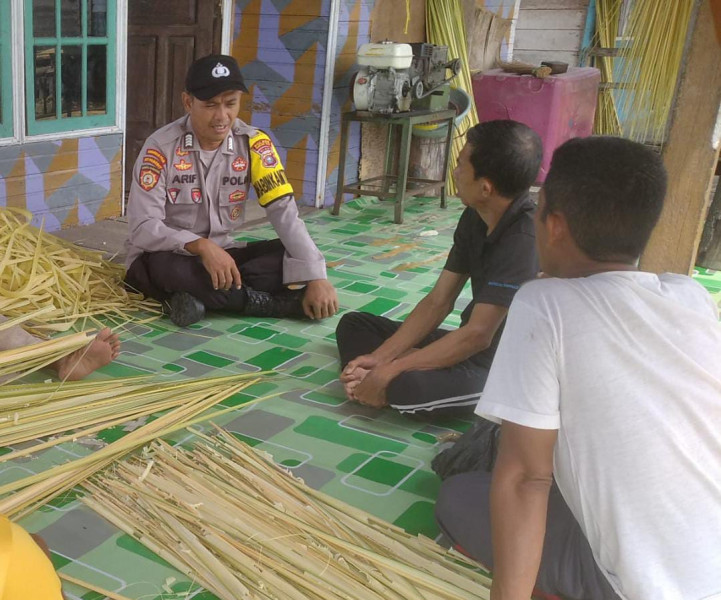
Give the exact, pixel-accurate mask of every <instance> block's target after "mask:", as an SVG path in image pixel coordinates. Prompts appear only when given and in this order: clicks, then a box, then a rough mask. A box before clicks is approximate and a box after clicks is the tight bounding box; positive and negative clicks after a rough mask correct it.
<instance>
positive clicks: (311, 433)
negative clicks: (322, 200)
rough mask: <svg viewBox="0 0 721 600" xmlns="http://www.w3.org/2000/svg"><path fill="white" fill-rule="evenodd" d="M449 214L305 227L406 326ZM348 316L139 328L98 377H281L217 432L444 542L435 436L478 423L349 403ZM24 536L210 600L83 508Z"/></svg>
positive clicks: (122, 590) (382, 213) (79, 572)
mask: <svg viewBox="0 0 721 600" xmlns="http://www.w3.org/2000/svg"><path fill="white" fill-rule="evenodd" d="M449 205H450V207H449V208H448V209H446V210H442V209H440V208H439V202H438V200H437V199H414V200H412V201H410V202H409V203H408V205H407V207H406V209H405V223H404V224H402V225H395V224H393V223H392V210H393V205H392V203H385V204H381V203H378V202H377V201H373V200H368V199H359V200H356V201H353V202H351V203H349V204H347V205H345V206H343V209H342V213H341V215H340V216H339V217H333V216H331V215H330V214H329V213H328V212H325V211H323V212H318V213H315V214H313V215H311V216H309V217H306V223H307V226H308V229H309V230H310V232H311V235H312V236H313V238H314V239H315V240H316V242H317V244H318V246H319V247H320V249H321V251H322V252H323V253H324V254H325V256H326V259H327V261H328V265H329V269H328V276H329V279H330V280H331V282H332V283H333V284H334V285H335V286H336V288H337V289H338V295H339V300H340V304H341V307H342V311H348V310H365V311H369V312H372V313H375V314H379V315H385V316H387V317H390V318H395V319H403V318H405V316H406V315H407V314H408V312H409V311H410V310H411V309H412V307H413V306H414V305H415V304H416V303H417V302H418V301H419V300H420V299H421V298H422V297H423V295H425V294H426V293H427V292H428V291H430V289H431V286H432V285H433V283H434V282H435V280H436V277H437V275H438V273H439V270H440V268H441V267H442V266H443V264H444V262H445V256H446V254H447V252H448V250H449V248H450V245H451V243H452V233H453V230H454V228H455V225H456V223H457V220H458V218H459V217H460V214H461V211H462V208H463V207H462V205H461V204H460V202H459V201H458V200H456V199H451V200H450V201H449ZM272 237H275V236H274V232H273V230H272V228H271V227H270V226H262V227H259V228H255V229H253V230H251V231H249V232H246V233H245V235H244V237H243V239H246V240H255V239H269V238H272ZM696 277H697V279H698V280H699V281H700V282H701V283H702V284H703V285H705V286H706V287H707V289H709V291H710V292H711V293H712V294H714V296H715V298H716V300H717V302H719V301H721V274H719V273H715V272H712V271H707V270H704V269H699V270H698V273H697V274H696ZM468 298H469V290H468V289H466V290H464V292H463V297H462V299H461V300H460V301H459V302H458V303H457V309H456V310H454V312H453V313H452V314H451V315H450V316H449V318H448V319H447V321H446V325H448V326H450V327H455V326H457V325H458V324H459V320H460V311H461V310H462V309H463V307H464V306H465V304H466V301H467V299H468ZM339 316H340V315H338V316H336V317H334V318H332V319H328V320H326V321H323V322H319V323H314V322H309V321H303V322H293V321H288V320H275V319H265V320H264V319H251V318H237V317H232V316H228V315H222V314H210V315H209V316H208V318H207V319H206V320H204V321H202V322H201V323H198V324H197V325H194V326H192V327H191V328H189V329H186V330H181V329H178V328H176V327H175V326H173V325H172V324H171V323H170V322H169V321H168V320H161V321H156V322H154V323H151V324H149V325H132V326H130V327H128V328H127V329H126V330H125V331H124V332H123V333H122V340H123V347H122V353H121V355H120V357H119V358H118V360H117V361H116V362H115V363H114V364H112V365H109V366H108V367H105V368H104V369H102V370H101V372H100V373H97V374H95V375H94V376H93V377H97V378H102V377H108V376H109V377H124V376H128V375H134V374H147V373H154V374H158V375H160V376H162V377H167V378H184V377H205V376H209V375H219V374H223V373H253V372H259V371H262V370H266V369H276V370H278V371H279V373H280V374H279V375H277V376H274V377H272V378H269V379H267V380H266V381H264V382H262V383H259V384H256V385H254V386H252V387H251V388H248V389H246V390H244V391H243V392H241V393H239V394H236V395H235V396H233V397H232V398H230V399H228V400H226V401H225V402H224V403H223V404H224V405H225V406H234V405H237V406H238V410H237V411H233V412H231V413H229V414H225V415H223V416H222V417H219V418H217V419H216V421H215V422H216V423H217V424H219V425H222V426H224V427H225V428H226V429H228V430H229V431H232V432H234V433H235V434H236V435H237V436H238V437H239V438H240V439H243V440H245V441H246V442H248V443H249V444H251V445H253V446H255V447H258V448H261V449H264V450H266V451H268V452H269V453H271V454H272V455H273V456H274V457H275V459H276V461H278V462H279V463H281V464H283V465H285V466H286V467H287V468H288V469H290V470H291V471H292V472H293V473H294V474H295V475H297V476H299V477H301V478H303V479H304V480H305V481H306V483H308V484H309V485H311V486H313V487H315V488H318V489H322V490H323V491H325V492H326V493H329V494H330V495H332V496H335V497H337V498H339V499H341V500H343V501H345V502H348V503H349V504H352V505H354V506H357V507H360V508H362V509H365V510H367V511H369V512H371V513H373V514H375V515H377V516H379V517H382V518H384V519H386V520H388V521H390V522H392V523H395V524H397V525H399V526H401V527H403V528H405V529H406V530H408V531H410V532H417V533H423V534H425V535H428V536H431V537H435V536H436V535H437V533H438V530H437V527H436V525H435V522H434V519H433V505H434V500H435V497H436V494H437V491H438V487H439V484H440V481H439V479H438V478H437V477H436V476H435V474H434V473H433V472H432V471H431V469H430V461H431V459H432V458H433V457H434V456H435V454H436V452H437V442H436V436H437V435H438V434H440V433H443V432H447V431H453V430H456V431H462V430H464V429H465V428H466V427H467V426H468V423H467V422H465V421H462V420H446V421H443V422H438V423H434V424H428V423H424V422H421V421H417V420H412V419H410V418H405V417H401V416H399V415H397V414H394V413H393V412H392V411H390V410H383V411H376V410H372V409H368V408H365V407H363V406H360V405H358V404H355V403H350V402H347V401H346V400H345V399H344V396H343V393H342V389H341V387H340V384H339V382H338V360H337V353H336V347H335V337H334V331H335V326H336V324H337V322H338V318H339ZM46 376H47V374H45V375H44V377H46ZM38 377H39V376H38ZM268 394H279V395H278V396H277V397H275V398H273V399H271V400H268V401H265V402H262V403H260V404H258V405H255V406H253V407H249V408H247V409H243V408H242V404H243V403H244V402H245V401H247V400H250V399H253V398H257V397H261V396H264V395H268ZM141 424H142V422H132V423H128V424H126V425H124V426H123V427H120V428H114V429H112V430H106V431H103V432H100V433H99V434H98V435H97V436H96V439H91V440H83V441H82V442H78V443H72V444H63V445H61V446H59V447H56V448H54V449H51V450H48V451H45V452H42V453H38V454H37V455H36V456H33V457H32V458H26V459H20V460H17V461H14V462H12V463H4V464H2V465H0V484H2V483H7V482H8V481H13V480H15V479H18V478H21V477H24V476H26V475H28V474H32V473H36V472H39V471H42V470H44V469H47V468H48V467H49V466H52V465H54V464H58V463H60V462H64V461H67V460H71V459H73V458H75V457H77V456H82V455H85V454H88V453H90V452H93V451H94V450H95V449H97V447H98V446H99V445H101V444H104V443H107V442H109V441H112V440H114V439H117V438H118V437H120V436H122V435H123V434H124V433H127V432H128V431H131V430H132V429H134V428H137V427H138V426H140V425H141ZM202 429H204V430H209V427H207V426H206V427H203V428H202ZM190 439H192V435H190V434H189V433H187V432H184V433H183V434H178V435H176V436H174V438H173V439H172V441H174V442H175V443H184V442H186V441H189V440H190ZM22 524H23V525H25V526H26V527H27V528H28V529H29V530H31V531H33V532H38V533H40V534H41V535H42V536H43V537H44V538H45V539H46V540H47V542H48V544H49V546H50V547H51V548H52V549H53V558H54V561H55V564H56V566H57V567H58V568H60V569H61V570H62V571H63V572H65V573H67V574H69V575H72V576H74V577H77V578H79V579H82V580H85V581H88V582H91V583H93V584H95V585H97V586H100V587H102V588H105V589H108V590H111V591H114V592H117V593H119V594H122V595H124V596H127V597H128V598H133V599H140V598H142V599H143V600H179V599H181V598H183V599H189V598H195V599H196V600H210V599H212V598H214V596H212V595H211V594H209V593H208V592H205V591H203V590H202V589H201V588H200V587H199V586H198V585H196V584H195V583H194V582H193V581H192V580H189V579H188V578H187V577H186V576H184V575H182V574H181V573H179V572H178V571H177V570H175V569H174V568H172V567H171V566H169V565H168V564H166V563H165V562H164V561H163V560H161V559H159V558H157V557H156V556H155V555H153V554H152V553H151V552H149V551H148V550H147V549H145V548H144V547H143V546H142V545H140V544H139V543H138V542H136V541H135V540H134V539H132V538H131V537H130V536H128V535H125V534H123V533H121V532H119V531H117V530H116V529H115V528H114V527H112V526H111V525H109V524H108V523H107V522H106V521H104V520H103V519H101V518H100V517H98V516H97V515H96V514H95V513H93V512H92V511H90V510H88V509H86V508H84V507H83V506H82V505H80V504H79V503H78V502H77V501H76V500H75V494H74V493H70V494H67V495H66V496H65V497H62V498H59V499H57V500H56V501H54V502H53V503H51V504H50V505H48V506H46V507H44V508H42V509H40V510H38V511H36V512H35V513H33V514H32V515H30V516H29V517H27V518H25V519H24V520H23V521H22ZM65 590H66V595H67V597H68V598H69V599H72V600H78V599H82V600H98V599H99V598H100V596H98V595H97V594H94V593H90V592H87V591H83V590H81V589H79V588H77V587H74V586H70V585H66V586H65Z"/></svg>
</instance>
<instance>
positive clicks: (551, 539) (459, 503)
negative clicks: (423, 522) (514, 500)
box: [436, 471, 619, 600]
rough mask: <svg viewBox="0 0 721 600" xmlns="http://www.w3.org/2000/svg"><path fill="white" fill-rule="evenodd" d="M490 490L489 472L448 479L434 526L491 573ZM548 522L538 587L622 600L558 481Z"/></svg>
mask: <svg viewBox="0 0 721 600" xmlns="http://www.w3.org/2000/svg"><path fill="white" fill-rule="evenodd" d="M490 489H491V473H489V472H486V471H473V472H470V473H462V474H461V475H454V476H453V477H449V478H448V479H446V480H445V481H444V482H443V484H442V485H441V490H440V493H439V495H438V501H437V502H436V521H438V525H439V526H440V528H441V530H442V531H443V533H444V534H445V535H446V536H447V537H448V538H449V539H450V540H451V542H452V543H453V544H454V546H456V547H457V548H458V549H459V550H461V551H462V552H463V553H465V554H467V555H468V556H470V557H471V558H473V559H475V560H477V561H478V562H480V563H481V564H482V565H484V566H485V567H487V568H489V569H491V570H493V555H492V546H491V518H490ZM546 518H547V521H546V536H545V538H544V540H543V554H542V557H541V566H540V568H539V570H538V578H537V579H536V588H537V589H538V590H540V591H541V592H545V593H546V594H554V595H558V596H562V597H563V598H564V599H567V600H619V596H618V595H617V594H616V592H614V590H613V588H612V587H611V585H610V584H609V583H608V580H607V579H606V577H605V576H604V575H603V573H601V570H600V569H599V568H598V566H597V565H596V561H595V560H594V558H593V553H592V552H591V547H590V546H589V544H588V540H587V539H586V537H585V536H584V535H583V532H582V531H581V527H580V526H579V525H578V522H577V521H576V518H575V517H574V516H573V513H571V509H570V508H568V505H567V504H566V501H565V500H564V499H563V496H562V495H561V492H560V490H559V489H558V487H557V486H556V484H555V482H554V484H553V486H552V488H551V491H550V494H549V498H548V515H547V517H546Z"/></svg>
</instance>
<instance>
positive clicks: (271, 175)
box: [249, 131, 293, 206]
mask: <svg viewBox="0 0 721 600" xmlns="http://www.w3.org/2000/svg"><path fill="white" fill-rule="evenodd" d="M249 144H250V178H251V181H252V182H253V187H254V188H255V193H256V194H257V195H258V203H259V204H260V205H261V206H267V205H268V204H270V203H271V202H273V200H277V199H278V198H281V197H283V196H288V195H290V194H292V193H293V186H291V185H290V183H288V178H287V177H286V175H285V169H283V165H282V164H281V162H280V157H279V156H278V151H277V150H276V149H275V146H274V145H273V142H272V141H271V140H270V138H269V137H268V136H267V135H266V134H265V133H263V132H262V131H259V132H258V133H257V134H256V135H254V136H253V137H252V138H250V140H249Z"/></svg>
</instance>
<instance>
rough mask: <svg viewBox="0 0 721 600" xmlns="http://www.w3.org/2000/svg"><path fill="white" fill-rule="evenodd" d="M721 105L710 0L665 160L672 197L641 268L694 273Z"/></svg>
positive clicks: (690, 53) (695, 26)
mask: <svg viewBox="0 0 721 600" xmlns="http://www.w3.org/2000/svg"><path fill="white" fill-rule="evenodd" d="M719 105H721V44H719V43H718V41H717V40H716V32H715V30H714V22H713V17H712V14H711V6H710V3H709V0H701V2H700V7H699V10H698V15H697V17H696V19H695V20H692V25H691V32H690V44H688V49H687V52H686V56H685V58H684V64H683V65H682V67H681V76H680V82H679V88H678V91H677V94H676V99H675V103H674V110H673V113H672V115H671V128H670V131H669V135H668V142H667V143H666V144H665V145H664V148H663V152H662V155H663V160H664V163H665V165H666V168H667V169H668V180H669V186H668V194H667V195H666V204H665V206H664V209H663V213H662V215H661V220H660V222H659V224H658V225H657V226H656V229H655V230H654V232H653V235H652V236H651V241H650V242H649V245H648V247H647V248H646V251H645V252H644V254H643V256H642V257H641V268H642V269H644V270H646V271H652V272H656V273H661V272H664V271H671V272H674V273H685V274H689V273H691V271H692V269H693V267H694V263H695V259H696V252H697V248H698V244H699V240H700V238H701V232H702V229H703V223H704V219H705V218H706V213H707V211H708V207H709V197H710V191H711V182H712V180H713V172H714V169H715V168H716V163H717V161H718V157H719V149H718V148H714V147H713V145H712V137H713V131H714V126H715V124H716V119H717V117H718V112H719Z"/></svg>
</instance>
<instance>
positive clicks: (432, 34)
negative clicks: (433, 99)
mask: <svg viewBox="0 0 721 600" xmlns="http://www.w3.org/2000/svg"><path fill="white" fill-rule="evenodd" d="M426 37H427V38H428V41H429V42H430V43H432V44H438V45H441V46H448V57H449V59H451V58H458V59H460V61H461V70H460V72H459V73H458V75H457V76H456V77H455V78H454V79H453V80H452V81H451V86H452V87H455V88H460V89H462V90H463V91H464V92H466V94H468V96H469V97H470V99H471V109H470V110H469V111H468V114H467V115H466V117H465V118H464V119H463V121H462V122H461V124H460V125H459V126H458V129H457V131H456V132H455V135H454V136H453V138H452V139H451V156H450V162H449V165H448V170H449V173H453V170H454V169H455V168H456V165H457V164H458V155H459V154H460V153H461V150H463V146H464V145H465V143H466V132H467V131H468V130H469V129H470V128H471V127H473V126H474V125H476V124H477V123H478V113H477V112H476V103H475V102H474V100H473V82H472V80H471V70H470V68H469V64H468V51H467V43H466V25H465V22H464V10H463V7H462V6H461V4H460V0H427V1H426ZM447 187H448V191H449V193H451V194H455V193H456V186H455V183H454V181H453V177H448V183H447Z"/></svg>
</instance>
